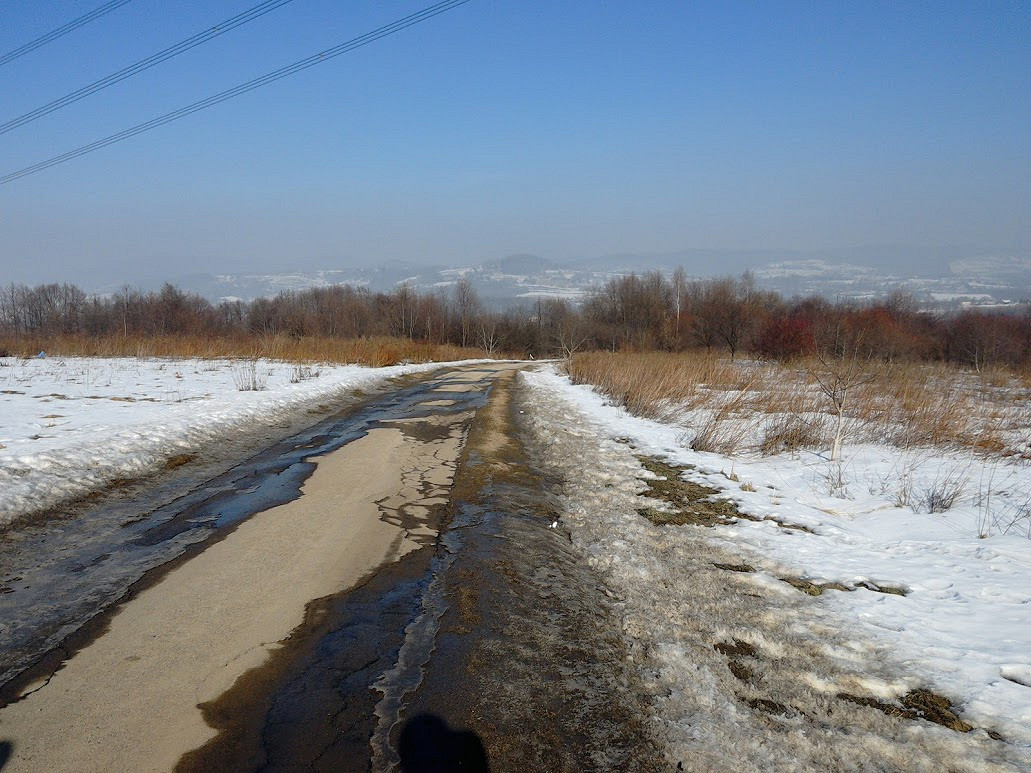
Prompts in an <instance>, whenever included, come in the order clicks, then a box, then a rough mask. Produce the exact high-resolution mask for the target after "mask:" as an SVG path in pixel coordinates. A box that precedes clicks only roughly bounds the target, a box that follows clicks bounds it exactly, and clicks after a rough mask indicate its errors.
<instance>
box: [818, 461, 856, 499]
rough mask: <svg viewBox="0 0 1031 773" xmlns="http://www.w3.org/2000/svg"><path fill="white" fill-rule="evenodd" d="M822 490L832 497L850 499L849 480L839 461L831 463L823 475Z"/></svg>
mask: <svg viewBox="0 0 1031 773" xmlns="http://www.w3.org/2000/svg"><path fill="white" fill-rule="evenodd" d="M823 483H824V488H825V489H826V491H827V493H828V494H830V495H831V496H832V497H837V498H838V499H852V494H851V492H850V491H849V480H848V476H847V475H846V474H845V469H844V467H843V466H842V464H841V461H840V460H834V461H831V462H830V464H828V465H827V469H826V470H825V471H824V473H823Z"/></svg>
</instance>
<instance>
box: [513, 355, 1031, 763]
mask: <svg viewBox="0 0 1031 773" xmlns="http://www.w3.org/2000/svg"><path fill="white" fill-rule="evenodd" d="M525 379H526V380H527V382H528V384H529V385H530V386H531V388H532V390H533V391H534V392H535V393H536V395H537V398H536V399H537V401H538V403H539V405H540V406H542V408H541V411H542V416H541V417H539V418H537V419H531V421H537V422H538V423H539V424H540V426H538V428H537V429H538V433H539V434H540V435H541V436H542V437H544V438H545V441H544V442H545V444H546V449H547V448H550V447H551V446H550V445H548V444H554V447H555V448H556V449H560V450H556V451H555V452H554V454H553V455H552V456H553V459H554V460H555V461H557V462H558V463H562V461H561V460H562V459H567V462H566V464H567V466H571V467H575V468H576V472H575V475H574V476H573V477H574V478H575V479H577V480H578V481H579V482H577V483H576V484H574V488H575V494H574V495H570V496H569V498H568V499H569V507H570V512H571V514H572V515H571V516H570V517H571V518H572V519H573V523H572V524H571V530H572V535H573V539H574V541H576V540H578V539H580V540H582V541H583V544H584V548H585V550H587V551H588V552H589V553H591V554H592V555H593V556H594V557H593V558H592V560H593V561H595V562H596V563H597V565H598V566H599V567H601V568H602V569H603V570H605V572H606V574H607V577H608V579H609V581H610V582H614V583H615V584H616V585H617V586H622V592H623V593H625V594H626V595H627V601H626V604H627V607H628V610H632V611H630V612H628V617H627V619H628V620H629V621H630V623H628V625H631V626H633V627H636V628H637V629H638V630H637V631H636V634H635V635H636V636H640V637H642V638H643V639H647V640H650V646H649V649H650V651H651V653H652V657H653V658H655V659H656V660H657V662H658V663H659V664H660V667H659V671H660V673H668V674H672V675H673V676H668V678H667V681H665V682H663V678H664V677H662V676H660V677H658V683H659V687H657V688H656V689H657V692H659V693H660V695H662V696H663V697H662V698H661V701H665V703H666V704H670V703H672V704H674V705H673V706H672V708H671V707H670V706H669V705H666V709H665V711H666V714H667V718H668V721H669V722H671V723H675V722H677V721H678V720H677V711H682V714H683V717H681V720H680V721H681V723H682V724H681V726H679V727H678V729H677V732H676V733H674V734H673V735H674V739H677V738H679V739H680V741H681V742H683V743H686V744H687V746H686V747H685V749H686V750H689V749H690V744H689V743H688V742H687V741H685V739H689V738H691V737H692V734H693V733H696V730H692V729H691V726H692V723H693V721H694V720H692V719H690V717H692V716H693V715H691V713H690V711H688V710H687V709H685V708H684V706H686V705H687V702H685V701H681V703H680V704H679V708H678V705H677V704H676V699H675V697H670V696H672V695H673V694H674V693H675V691H676V690H678V689H681V688H680V687H678V686H677V685H678V684H681V685H682V684H683V683H684V682H683V680H688V681H691V680H697V679H698V678H699V670H698V668H697V667H696V666H694V665H691V664H690V660H691V658H692V657H694V656H693V655H691V654H690V653H687V652H685V651H684V647H685V646H686V645H685V643H684V642H685V641H686V639H684V637H688V638H689V637H690V635H691V630H692V629H693V627H697V626H695V623H693V622H692V621H690V619H689V618H688V617H684V618H681V619H680V620H679V622H676V620H677V614H676V613H674V612H671V609H673V608H675V605H676V604H677V603H678V602H677V599H678V595H683V594H686V593H687V592H688V587H689V585H688V584H689V583H695V582H701V581H702V580H700V579H698V578H695V577H688V576H684V575H683V574H678V573H677V572H675V571H671V570H670V567H671V566H679V563H678V562H680V563H682V562H683V561H685V560H686V557H687V556H688V554H689V553H691V552H692V551H696V550H697V549H698V548H697V539H698V536H697V535H699V534H701V535H702V539H704V540H705V543H706V544H707V545H711V546H712V549H713V550H715V551H723V552H724V553H725V554H728V555H731V556H737V557H739V559H740V560H739V561H738V563H748V564H750V565H752V566H753V567H754V568H755V569H756V571H755V572H754V573H749V574H740V575H737V574H735V575H733V580H732V582H734V583H745V584H746V585H747V584H751V587H753V588H754V589H755V592H756V593H762V594H765V595H766V596H768V597H772V598H776V599H780V598H782V597H783V596H784V594H787V596H788V598H789V599H791V604H790V606H789V607H786V608H785V609H786V610H787V611H783V610H782V611H780V612H778V611H777V609H776V608H771V609H770V610H769V614H770V615H772V616H776V615H778V614H780V615H784V614H792V615H793V614H795V613H794V612H792V611H791V610H793V609H803V610H808V611H807V612H806V613H805V615H803V617H804V618H806V619H808V620H809V623H806V622H805V620H803V619H800V620H799V621H796V622H794V623H791V625H792V626H793V627H794V628H793V629H794V630H802V629H803V628H805V627H806V626H807V625H812V626H813V627H814V628H820V627H821V626H822V630H823V631H824V632H825V634H821V635H820V636H821V637H824V636H825V639H824V642H823V643H824V645H826V646H825V648H826V649H828V650H836V653H835V657H844V658H845V659H846V660H848V659H851V660H852V661H853V666H858V667H861V668H862V669H870V671H871V672H872V671H880V672H881V673H878V674H876V677H875V675H874V674H873V673H871V677H870V679H869V680H868V683H867V684H866V685H865V686H864V689H863V691H865V692H866V693H867V694H871V693H872V694H873V695H876V696H877V697H878V698H879V699H881V700H885V699H890V698H893V697H896V696H898V695H901V694H902V693H905V692H906V691H907V690H910V689H914V688H917V687H924V688H927V689H931V690H933V691H935V692H937V693H939V694H942V695H945V696H947V697H948V698H949V699H951V700H952V701H953V703H954V705H955V706H956V707H957V709H958V711H959V713H960V714H961V716H962V717H963V718H964V719H965V720H967V721H969V722H971V723H972V724H974V725H975V727H979V728H985V729H988V730H992V731H995V732H998V733H1000V734H1001V735H1002V736H1003V737H1004V738H1005V739H1006V740H1007V741H1009V742H1011V743H1013V744H1016V745H1017V748H1018V749H1020V751H1019V753H1018V755H1019V757H1020V759H1021V760H1022V761H1023V762H1024V763H1027V764H1031V539H1029V534H1028V527H1029V524H1028V522H1027V521H1028V518H1027V501H1026V499H1027V498H1026V494H1027V492H1031V465H1028V463H1026V462H1020V461H1010V462H1005V463H1000V462H992V461H988V460H983V459H982V460H981V461H980V462H975V461H972V460H973V456H972V455H969V454H968V455H967V456H960V455H957V454H956V453H952V454H950V453H946V452H937V451H933V450H930V449H923V450H921V451H919V452H916V451H913V450H910V451H908V452H907V451H903V450H901V449H898V448H891V447H888V446H881V445H869V444H867V445H861V446H854V447H846V457H845V459H844V461H843V464H842V465H841V466H840V467H839V466H838V465H830V464H829V463H828V462H827V460H826V455H822V454H817V453H805V454H794V455H792V454H787V453H784V454H779V455H776V456H772V457H761V456H758V455H750V454H746V455H742V456H736V457H735V458H734V459H733V460H731V459H730V458H728V457H725V456H718V455H715V454H710V453H700V452H695V451H693V450H691V449H690V441H691V438H692V433H691V431H690V430H689V429H686V428H685V426H684V425H682V424H679V423H675V422H673V423H658V422H655V421H649V420H646V419H641V418H637V417H634V416H632V415H630V414H628V413H627V412H626V411H625V410H624V409H622V408H620V407H616V406H614V405H612V404H611V403H610V402H609V401H607V400H606V399H605V398H603V397H602V396H600V395H599V394H598V393H597V392H595V391H594V390H593V389H592V388H590V387H588V386H573V385H572V384H571V383H570V382H569V381H568V379H566V378H565V377H564V376H562V375H559V374H558V373H556V372H555V371H554V370H551V371H545V372H539V373H526V374H525ZM549 401H550V403H552V404H553V405H552V408H551V409H550V413H548V412H547V411H546V410H545V409H546V407H547V405H548V404H549ZM563 432H565V433H566V435H564V436H563V435H562V433H563ZM570 438H579V439H578V440H575V444H579V445H575V444H574V441H573V440H570ZM617 441H619V442H617ZM564 443H565V444H566V445H565V446H563V444H564ZM577 449H580V450H577ZM583 449H591V454H593V455H594V456H597V459H595V458H593V456H592V458H591V459H587V458H584V457H583V454H584V451H583ZM542 453H544V455H545V456H548V455H549V454H548V452H547V450H545V451H544V452H542ZM633 454H647V455H653V456H660V457H663V458H665V459H667V460H669V461H670V462H672V463H674V464H678V465H693V466H694V467H695V469H694V470H692V471H690V472H689V473H686V474H687V475H688V476H689V477H690V478H691V479H692V480H695V481H697V482H700V483H705V484H707V485H709V486H711V487H713V488H717V489H719V490H720V491H721V494H720V496H721V497H724V498H727V499H731V500H733V501H734V502H735V503H737V505H738V507H739V508H740V510H741V511H742V512H745V513H748V514H751V515H753V516H758V517H759V518H763V517H770V518H772V519H776V521H780V522H783V523H789V524H797V525H801V526H804V527H807V528H808V529H809V530H811V532H805V531H801V530H797V529H785V528H779V527H778V526H777V524H776V522H775V521H774V520H758V521H752V520H740V521H738V522H737V523H735V524H733V525H718V526H716V527H714V528H711V529H704V528H700V527H694V526H683V527H675V526H674V527H669V526H667V527H656V526H653V525H651V524H650V523H648V522H647V521H646V520H645V519H644V518H641V517H640V516H638V515H637V514H636V512H633V509H632V508H633V505H630V506H629V510H628V508H627V506H626V505H624V506H623V509H624V510H627V512H626V513H625V517H624V516H621V515H620V514H618V513H609V514H608V515H607V516H606V517H607V518H608V520H607V522H605V523H604V526H603V525H601V524H602V523H603V522H604V521H605V519H604V518H602V516H601V513H603V512H605V511H606V510H607V509H611V507H612V506H613V505H611V504H610V503H609V502H607V501H606V498H605V497H604V496H603V497H601V498H598V497H594V498H591V497H592V495H591V493H590V489H589V486H588V485H587V483H585V482H584V481H585V480H587V479H589V478H592V477H598V475H600V474H601V473H599V472H598V471H599V470H601V469H603V468H604V467H605V466H607V465H609V466H611V467H612V469H613V470H622V471H623V472H622V473H620V474H621V475H623V476H624V477H627V476H633V475H634V472H633V471H632V470H631V468H633V467H634V466H635V464H636V463H635V461H634V457H633ZM550 458H551V457H549V459H550ZM620 459H622V460H623V461H619V460H620ZM585 465H586V466H588V467H589V469H587V470H585V469H584V466H585ZM571 472H572V471H571ZM636 472H637V475H638V477H647V473H644V472H643V470H641V469H640V468H638V469H637V471H636ZM609 475H610V477H613V476H615V475H616V473H612V472H611V471H610V473H609ZM950 475H951V476H953V478H956V477H957V476H958V477H961V478H962V481H961V483H962V485H961V486H959V490H960V493H959V495H958V496H957V499H956V501H955V503H954V504H953V506H952V508H951V509H949V510H948V511H946V512H944V513H933V514H931V513H927V512H917V511H915V510H914V509H913V507H912V506H911V505H907V504H904V503H900V502H899V500H898V489H899V486H898V484H899V481H900V479H901V478H906V483H907V485H908V486H909V489H910V490H911V491H916V492H920V491H924V490H925V489H926V488H928V487H932V486H934V485H935V483H936V482H938V483H940V482H941V481H942V480H943V478H944V477H948V476H950ZM599 481H601V479H600V478H599ZM599 481H595V482H594V484H593V485H594V486H595V487H600V486H604V487H607V488H608V489H609V491H610V494H609V495H608V497H609V499H611V500H612V501H613V502H615V501H617V500H618V499H619V491H620V489H621V488H626V486H627V485H628V484H627V483H626V482H625V481H622V482H621V481H619V480H616V479H612V480H608V482H604V481H602V482H599ZM635 485H636V486H637V488H636V489H635V491H636V492H637V493H640V491H641V489H642V488H643V486H641V484H640V482H639V481H634V480H633V479H631V481H630V483H629V486H630V487H631V488H633V487H634V486H635ZM601 490H602V491H604V490H605V489H604V488H602V489H601ZM846 497H847V498H846ZM987 497H991V498H994V499H996V500H1002V501H1003V505H1004V507H1002V508H1001V509H1000V508H999V507H996V505H992V504H990V503H988V502H986V501H985V499H986V498H987ZM900 505H901V506H900ZM918 509H920V508H919V507H918ZM992 519H994V521H993V520H992ZM692 540H695V542H692ZM706 549H708V548H706ZM724 560H726V559H724ZM706 565H708V564H706ZM685 566H686V565H685ZM681 568H683V567H681ZM685 571H686V570H685ZM724 574H727V573H724ZM785 577H793V578H805V579H807V580H810V581H811V582H813V583H816V584H820V583H825V582H833V583H839V584H840V585H841V586H844V588H845V590H826V591H825V592H823V593H822V595H820V596H819V597H809V596H805V595H802V594H801V593H798V591H796V590H795V589H793V588H791V587H790V586H789V585H787V584H785V583H783V582H781V581H780V578H785ZM726 582H731V580H727V581H726ZM864 584H869V585H871V586H878V587H881V588H883V587H889V588H898V589H902V590H904V591H905V593H906V595H895V594H893V593H883V592H875V591H874V590H870V589H867V588H865V587H863V585H864ZM678 587H679V588H680V590H679V591H678V590H677V588H678ZM791 594H795V595H794V596H792V595H791ZM745 595H747V593H746V594H745ZM660 596H661V597H662V598H664V599H665V600H664V601H663V600H661V599H660ZM635 604H636V605H637V606H636V607H635ZM646 606H651V607H653V609H652V610H651V612H648V611H646V610H645V607H646ZM635 609H636V611H633V610H635ZM676 612H683V613H684V614H685V615H687V614H688V612H689V610H676ZM635 615H636V617H635ZM635 620H637V621H638V622H634V621H635ZM671 620H672V621H674V622H670V621H671ZM814 620H815V621H817V623H818V625H816V624H814V623H813V622H812V621H814ZM741 625H742V621H735V620H733V619H728V620H727V621H726V627H727V630H733V629H734V627H735V626H738V627H739V628H740V626H741ZM813 636H814V637H815V636H816V634H813ZM735 637H736V638H743V639H745V640H746V641H747V640H749V637H751V640H752V642H753V643H754V644H756V646H757V647H758V648H759V649H763V646H762V645H763V641H762V637H763V633H762V631H761V630H751V631H750V630H749V629H746V630H745V631H744V632H741V631H740V630H739V631H738V632H737V633H735ZM770 649H771V650H772V649H776V647H772V646H771V647H770ZM655 653H660V654H659V655H655ZM662 653H664V654H662ZM781 654H783V652H782V653H781ZM662 664H665V665H662ZM800 678H802V677H800ZM804 678H805V679H806V680H809V681H810V682H812V685H813V689H814V690H816V691H822V692H826V693H829V694H833V693H834V691H837V690H841V691H846V692H848V691H849V690H847V689H845V687H844V686H843V685H841V684H832V683H822V684H821V679H823V677H820V676H814V675H812V674H810V675H808V676H806V677H804ZM706 710H714V707H711V706H710V707H709V709H706V708H705V707H701V708H698V707H696V708H695V711H696V712H700V713H703V714H704V711H706ZM727 710H730V709H727ZM684 717H687V718H686V719H685V718H684ZM910 724H912V725H914V729H913V730H912V731H911V732H913V733H918V732H925V733H934V732H938V733H939V734H940V733H944V735H940V737H938V738H937V740H935V741H934V743H946V744H953V745H956V748H955V749H954V750H953V751H952V752H949V753H950V754H952V753H954V754H956V755H959V756H957V757H955V760H956V765H957V768H956V769H977V770H981V769H995V768H982V767H978V763H976V762H969V764H967V763H962V762H961V760H962V759H964V758H965V756H966V754H967V753H968V752H970V749H967V750H966V751H963V749H961V745H962V744H964V743H966V744H970V745H976V744H980V743H982V742H983V743H984V744H986V746H985V747H984V748H991V744H992V743H996V744H997V742H991V741H989V740H988V739H987V736H986V735H985V734H984V732H983V731H979V730H975V731H974V732H973V733H970V734H967V735H961V734H957V733H952V732H951V731H942V730H941V729H940V728H937V729H935V728H934V726H933V725H930V724H929V723H925V722H919V723H910ZM918 726H925V727H918ZM808 727H810V728H811V727H812V726H811V725H810V726H808ZM927 728H932V729H927ZM806 732H814V731H811V730H810V731H806ZM677 733H679V735H677ZM950 733H951V736H950ZM975 736H979V739H975ZM857 739H858V735H857ZM962 739H966V740H962ZM857 743H858V740H857ZM674 745H676V744H675V743H674ZM929 748H933V743H932V744H931V747H929ZM946 748H951V747H949V746H941V749H942V750H945V749H946ZM1011 748H1012V747H1011ZM685 753H687V751H685ZM914 753H915V752H914ZM970 753H971V754H973V756H972V757H970V758H969V759H970V760H977V759H978V754H980V752H977V753H973V752H970ZM913 759H916V758H913ZM928 759H930V758H928ZM1011 759H1012V758H1011ZM812 761H813V764H816V761H817V758H812ZM925 762H926V761H925ZM767 764H768V765H773V767H776V765H775V764H774V763H773V762H768V763H767ZM898 764H903V762H902V761H899V763H898ZM914 764H915V763H914ZM928 764H929V763H928ZM1021 764H1023V763H1021ZM971 766H972V767H971ZM871 769H874V768H871ZM921 769H922V768H921ZM999 769H1010V768H1008V767H1005V766H1004V767H1003V768H999Z"/></svg>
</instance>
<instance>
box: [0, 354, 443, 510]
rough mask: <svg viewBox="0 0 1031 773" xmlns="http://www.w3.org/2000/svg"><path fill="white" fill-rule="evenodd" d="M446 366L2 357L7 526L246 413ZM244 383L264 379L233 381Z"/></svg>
mask: <svg viewBox="0 0 1031 773" xmlns="http://www.w3.org/2000/svg"><path fill="white" fill-rule="evenodd" d="M439 367H441V363H427V364H420V365H399V366H394V367H387V368H366V367H362V366H358V365H312V366H310V368H309V370H308V371H298V370H297V366H295V365H294V364H291V363H284V362H274V361H266V360H259V361H257V362H252V361H248V360H243V361H240V360H202V359H176V360H172V359H154V358H104V357H49V358H45V359H28V360H21V359H14V358H4V359H0V492H2V493H0V527H3V526H4V525H6V524H9V523H10V522H11V521H12V520H14V519H15V518H17V517H20V516H23V515H26V514H29V513H32V512H35V511H39V510H44V509H47V508H50V507H53V506H55V505H58V504H60V503H61V502H64V501H67V500H68V499H70V498H74V497H78V496H82V495H84V494H86V493H88V492H90V491H92V490H95V489H98V488H101V487H103V486H105V485H107V484H109V483H111V482H112V481H114V480H116V479H119V478H133V477H138V476H141V475H144V474H146V473H148V472H151V471H153V470H154V469H156V468H158V467H160V466H161V465H162V464H163V463H164V462H165V461H166V460H168V459H169V458H171V457H173V456H175V455H176V454H183V453H189V452H190V451H191V449H195V448H197V447H198V446H199V445H201V444H204V443H208V442H211V441H213V440H216V439H217V438H219V437H221V436H224V435H225V434H226V433H231V432H233V430H234V428H237V427H241V426H244V425H245V424H247V423H249V422H258V421H264V422H275V421H277V419H279V418H282V417H283V416H285V415H287V414H289V413H292V412H295V411H297V410H301V409H303V408H304V407H305V406H306V405H309V404H311V405H315V404H317V403H319V402H320V401H332V400H333V399H334V397H338V396H340V395H341V394H344V393H346V392H347V391H349V390H353V389H365V388H369V387H373V386H375V385H377V384H380V383H381V382H383V381H384V380H385V379H388V378H392V377H396V376H401V375H404V374H407V373H415V372H420V371H426V370H432V369H436V368H439ZM315 372H317V373H318V375H317V376H315V375H314V373H315ZM300 376H304V377H305V378H303V379H301V380H298V378H299V377H300ZM292 379H293V380H294V381H296V383H291V380H292ZM248 382H255V383H254V385H256V386H263V387H264V388H263V389H261V390H260V391H240V390H239V389H238V386H239V385H240V384H245V383H248Z"/></svg>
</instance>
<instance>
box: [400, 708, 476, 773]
mask: <svg viewBox="0 0 1031 773" xmlns="http://www.w3.org/2000/svg"><path fill="white" fill-rule="evenodd" d="M397 750H398V753H399V754H400V756H401V770H403V771H404V773H445V772H446V771H457V770H461V771H476V773H488V772H489V771H490V765H489V764H488V762H487V750H486V749H484V748H483V742H482V741H481V740H480V737H479V736H478V735H477V734H476V733H474V732H472V731H471V730H464V731H455V730H451V729H450V728H449V727H448V726H447V723H446V722H444V720H443V719H441V718H440V717H438V716H435V715H433V714H420V715H418V716H416V717H413V718H412V719H410V720H408V722H406V723H405V726H404V729H403V730H402V731H401V736H400V738H399V739H398V743H397Z"/></svg>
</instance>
